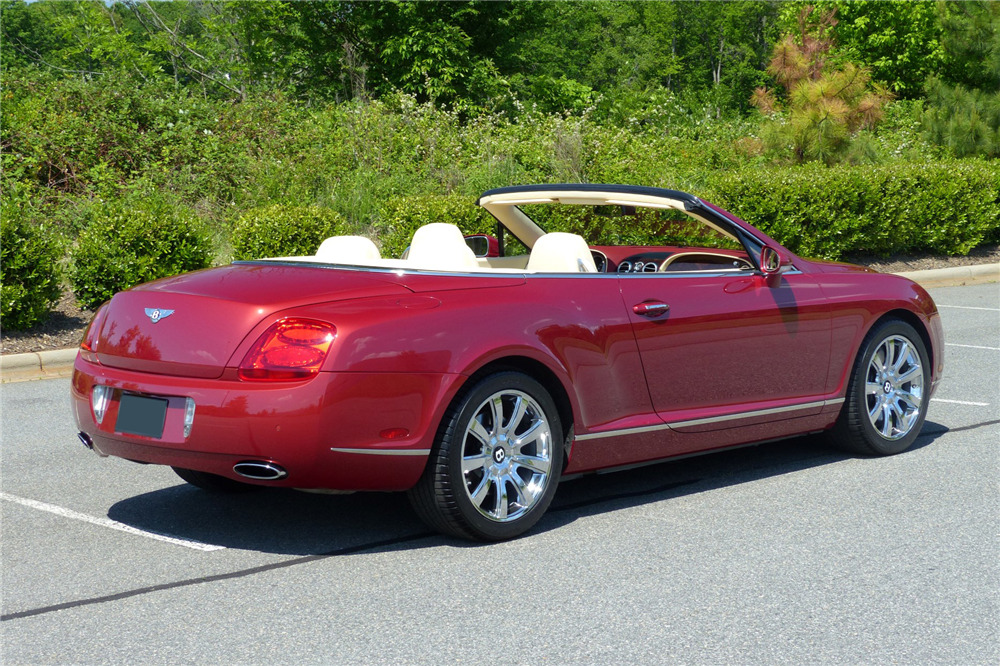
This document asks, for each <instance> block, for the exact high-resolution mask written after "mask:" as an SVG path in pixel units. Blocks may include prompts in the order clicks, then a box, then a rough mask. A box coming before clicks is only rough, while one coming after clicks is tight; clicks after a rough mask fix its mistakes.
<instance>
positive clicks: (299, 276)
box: [94, 263, 412, 378]
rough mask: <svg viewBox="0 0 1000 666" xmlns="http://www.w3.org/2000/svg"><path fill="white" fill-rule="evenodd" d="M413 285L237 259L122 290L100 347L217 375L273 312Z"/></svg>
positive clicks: (154, 367)
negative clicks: (229, 262) (228, 263)
mask: <svg viewBox="0 0 1000 666" xmlns="http://www.w3.org/2000/svg"><path fill="white" fill-rule="evenodd" d="M390 277H391V276H390ZM409 293H412V291H411V290H409V289H407V288H406V287H404V286H402V285H399V284H395V283H393V281H391V280H387V279H383V278H382V276H380V275H378V274H369V273H362V272H357V271H343V270H330V269H328V268H323V267H318V266H309V265H301V264H300V265H289V264H276V263H270V264H265V263H259V264H232V265H230V266H223V267H220V268H214V269H208V270H204V271H197V272H194V273H187V274H184V275H178V276H175V277H170V278H165V279H163V280H158V281H156V282H150V283H148V284H144V285H140V286H138V287H135V288H133V289H131V290H129V291H125V292H122V293H119V294H117V295H116V296H115V297H114V298H113V299H112V300H111V302H110V303H109V304H108V312H107V316H106V317H105V318H104V321H103V325H102V326H101V331H100V333H99V336H98V338H97V343H96V346H95V349H94V351H95V352H96V354H97V358H98V360H99V362H100V363H102V364H103V365H107V366H110V367H115V368H123V369H128V370H136V371H140V372H151V373H157V374H165V375H177V376H184V377H200V378H216V377H219V376H221V375H222V373H223V370H224V369H225V367H226V365H227V362H228V361H229V359H230V357H231V356H232V355H233V353H234V351H235V350H236V349H237V347H238V346H239V345H240V343H241V342H242V341H243V339H244V338H245V337H246V336H247V334H248V333H249V332H250V331H251V330H252V329H253V328H254V327H255V326H256V325H257V324H258V323H259V322H260V321H261V320H263V319H264V318H265V317H267V316H269V315H272V314H274V313H275V312H278V311H281V310H287V309H290V308H295V307H298V306H302V305H309V304H313V303H324V302H330V301H339V300H346V299H351V298H363V297H370V296H389V295H393V294H409Z"/></svg>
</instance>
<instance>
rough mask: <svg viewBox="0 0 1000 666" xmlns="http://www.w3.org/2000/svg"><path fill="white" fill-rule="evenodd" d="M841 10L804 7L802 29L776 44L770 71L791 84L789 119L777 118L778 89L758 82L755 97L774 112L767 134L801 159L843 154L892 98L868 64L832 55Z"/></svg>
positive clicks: (754, 101)
mask: <svg viewBox="0 0 1000 666" xmlns="http://www.w3.org/2000/svg"><path fill="white" fill-rule="evenodd" d="M835 13H836V10H827V11H823V12H819V11H817V10H814V9H813V8H812V7H810V6H806V7H803V8H802V9H801V10H800V12H799V16H798V25H797V29H796V31H795V32H794V33H787V34H785V35H784V36H783V37H782V39H781V41H780V42H778V43H777V44H776V45H775V47H774V54H773V55H772V57H771V62H770V64H769V65H768V68H767V71H768V72H769V73H770V74H771V75H772V76H773V77H774V78H775V79H776V80H777V81H778V83H779V84H780V85H781V86H782V87H783V88H784V90H785V93H786V98H787V104H788V119H787V121H786V120H784V119H780V118H777V114H778V112H779V111H780V110H781V105H780V103H779V101H778V98H777V95H776V94H775V93H774V91H772V90H768V89H766V88H758V89H757V90H755V91H754V94H753V97H752V98H751V103H752V104H753V105H754V106H755V107H757V108H758V109H759V110H760V111H761V112H763V113H764V114H765V115H768V116H771V117H772V118H774V120H773V121H772V124H771V125H770V127H768V131H767V134H766V141H765V142H766V143H767V144H768V147H769V148H771V149H772V150H773V149H779V150H780V149H781V148H783V147H784V146H791V148H792V151H793V154H794V156H795V159H796V161H799V162H803V161H807V160H821V161H823V162H825V163H826V164H832V163H834V162H837V161H839V160H841V159H843V158H844V157H845V156H846V155H847V153H848V150H849V149H850V148H851V140H852V138H853V137H854V136H855V135H856V134H857V132H858V130H860V129H862V128H872V127H874V125H875V124H876V123H877V122H878V121H879V120H880V119H881V117H882V113H883V108H884V106H885V104H886V103H887V102H888V101H889V99H890V94H889V93H888V91H886V90H885V88H884V87H883V86H881V85H878V84H875V85H872V84H871V75H870V73H869V72H868V70H866V69H865V68H863V67H858V66H857V65H854V64H853V63H851V62H837V59H834V58H833V57H832V56H833V55H834V52H833V47H834V39H833V30H832V29H833V27H834V26H835V25H836V18H835Z"/></svg>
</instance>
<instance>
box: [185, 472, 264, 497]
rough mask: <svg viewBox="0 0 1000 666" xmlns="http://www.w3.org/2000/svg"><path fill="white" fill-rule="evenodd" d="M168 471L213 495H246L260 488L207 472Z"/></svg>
mask: <svg viewBox="0 0 1000 666" xmlns="http://www.w3.org/2000/svg"><path fill="white" fill-rule="evenodd" d="M170 469H172V470H174V472H176V473H177V476H179V477H181V478H182V479H184V480H185V481H187V482H188V483H190V484H191V485H192V486H195V487H196V488H201V489H202V490H207V491H209V492H213V493H247V492H252V491H255V490H260V489H261V488H262V486H255V485H253V484H252V483H243V482H241V481H235V480H233V479H227V478H226V477H224V476H219V475H218V474H209V473H208V472H199V471H197V470H193V469H184V468H183V467H171V468H170Z"/></svg>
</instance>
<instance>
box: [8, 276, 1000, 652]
mask: <svg viewBox="0 0 1000 666" xmlns="http://www.w3.org/2000/svg"><path fill="white" fill-rule="evenodd" d="M931 293H932V295H933V296H934V298H935V300H936V301H937V303H938V305H939V308H940V311H941V314H942V318H943V321H944V326H945V335H946V343H947V346H946V371H945V380H944V382H943V383H942V385H941V387H940V388H939V390H938V392H937V394H936V395H935V396H934V400H933V401H932V402H931V405H930V411H929V416H928V420H927V423H926V425H925V426H924V430H923V433H922V435H921V437H920V438H919V439H918V440H917V444H916V445H915V447H914V448H913V449H911V450H910V451H908V452H906V453H904V454H901V455H899V456H894V457H891V458H881V459H872V458H854V457H849V456H845V455H843V454H840V453H838V452H836V451H832V450H830V449H829V448H827V447H826V446H825V445H824V444H823V443H822V441H820V439H819V438H816V437H812V438H797V439H793V440H786V441H782V442H777V443H772V444H766V445H761V446H758V447H752V448H748V449H742V450H739V451H732V452H727V453H720V454H715V455H711V456H704V457H700V458H693V459H688V460H681V461H675V462H670V463H664V464H659V465H655V466H651V467H646V468H642V469H637V470H631V471H628V472H619V473H614V474H607V475H598V476H588V477H584V478H581V479H578V480H575V481H570V482H567V483H565V484H563V485H562V486H561V487H560V489H559V492H558V494H557V495H556V500H555V503H554V505H553V508H552V509H551V510H550V513H549V514H548V515H547V516H546V517H545V518H543V520H542V521H541V523H540V524H539V525H538V527H537V528H536V529H534V530H533V531H532V532H531V533H529V534H528V535H527V536H525V537H523V538H521V539H518V540H516V541H513V542H509V543H501V544H491V545H482V544H468V543H464V542H460V541H455V540H451V539H446V538H444V537H440V536H437V535H434V534H431V533H430V532H429V531H428V530H427V529H426V528H425V527H423V526H422V524H421V523H420V522H419V521H418V520H417V519H416V517H415V516H414V515H413V513H412V511H411V510H410V508H409V506H408V505H407V503H406V501H405V498H404V497H402V496H401V495H393V494H377V493H359V494H355V495H339V496H335V495H315V494H306V493H300V492H295V491H266V492H261V493H253V494H250V495H243V496H236V497H233V496H228V497H227V496H223V497H219V496H213V495H210V494H207V493H204V492H201V491H198V490H196V489H194V488H192V487H190V486H187V485H186V484H184V483H183V482H181V481H180V479H178V478H177V477H175V476H174V474H173V472H171V470H169V469H167V468H162V467H156V466H140V465H135V464H133V463H129V462H126V461H123V460H119V459H101V458H99V457H97V456H96V455H94V454H93V453H90V452H88V451H86V450H85V449H84V448H83V447H82V446H81V445H79V444H78V443H77V441H76V437H75V433H76V430H75V428H74V426H73V422H72V417H71V415H70V410H69V405H68V380H67V379H65V378H61V379H48V380H45V381H35V382H24V383H16V384H5V385H3V386H2V388H0V398H2V399H0V409H2V415H0V427H2V430H0V437H2V447H0V518H2V534H3V537H2V543H0V548H2V550H0V575H2V580H0V590H2V599H0V632H2V633H0V650H2V652H0V662H2V663H3V664H43V663H44V664H48V663H53V664H65V663H84V664H90V663H143V664H161V663H162V664H168V663H169V664H174V663H227V664H228V663H265V662H266V663H400V662H406V663H435V664H436V663H442V662H483V661H488V662H490V663H492V662H495V661H500V660H503V661H506V662H511V663H529V662H530V663H534V662H541V661H545V662H549V663H601V664H603V663H650V664H662V663H675V662H677V663H695V664H719V663H726V664H760V663H768V664H770V663H795V664H799V663H806V662H809V663H815V662H823V663H837V664H840V663H843V664H863V663H879V664H882V663H903V664H927V663H948V664H995V663H998V662H1000V642H998V640H997V636H998V634H1000V533H998V530H997V525H998V517H1000V455H998V442H1000V286H998V285H997V284H984V285H975V286H964V287H947V288H938V289H932V290H931Z"/></svg>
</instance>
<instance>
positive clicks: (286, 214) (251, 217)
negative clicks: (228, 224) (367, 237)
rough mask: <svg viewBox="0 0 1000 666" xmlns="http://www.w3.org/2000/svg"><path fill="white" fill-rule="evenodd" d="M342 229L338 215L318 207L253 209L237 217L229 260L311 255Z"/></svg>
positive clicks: (276, 206)
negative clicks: (231, 256) (324, 241)
mask: <svg viewBox="0 0 1000 666" xmlns="http://www.w3.org/2000/svg"><path fill="white" fill-rule="evenodd" d="M343 225H344V220H343V217H341V215H340V214H339V213H337V212H336V211H333V210H330V209H329V208H320V207H319V206H285V205H274V206H267V207H264V208H255V209H252V210H249V211H247V212H246V213H244V214H243V215H241V216H240V217H239V219H237V220H236V223H235V224H234V225H233V235H232V244H233V258H234V259H262V258H265V257H289V256H301V255H310V254H315V253H316V250H317V249H318V248H319V246H320V243H322V242H323V240H324V239H326V238H329V237H330V236H337V235H340V234H341V233H343Z"/></svg>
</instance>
